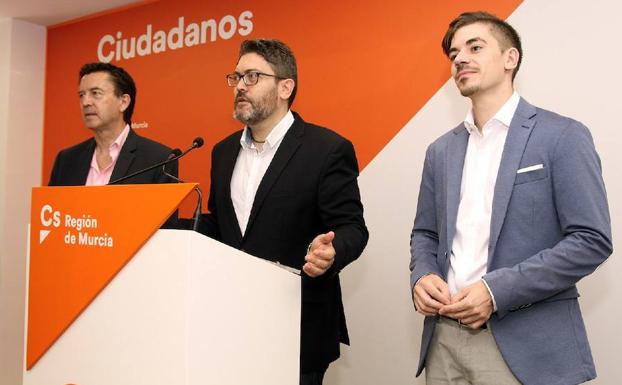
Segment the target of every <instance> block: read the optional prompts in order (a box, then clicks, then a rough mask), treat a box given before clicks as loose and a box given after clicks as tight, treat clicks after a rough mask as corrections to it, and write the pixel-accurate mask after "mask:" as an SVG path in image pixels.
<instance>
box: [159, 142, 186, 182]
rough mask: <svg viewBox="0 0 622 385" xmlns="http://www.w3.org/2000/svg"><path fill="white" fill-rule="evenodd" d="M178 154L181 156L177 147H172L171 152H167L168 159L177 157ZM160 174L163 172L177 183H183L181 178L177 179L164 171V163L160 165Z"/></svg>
mask: <svg viewBox="0 0 622 385" xmlns="http://www.w3.org/2000/svg"><path fill="white" fill-rule="evenodd" d="M179 156H181V150H180V149H178V148H174V149H172V150H171V153H170V154H168V159H172V158H175V157H179ZM177 159H179V158H177ZM162 174H164V175H166V176H167V177H169V178H171V179H173V180H174V181H176V182H177V183H184V181H183V180H181V179H179V178H178V177H176V176H175V175H172V174H169V173H168V171H166V165H163V166H162Z"/></svg>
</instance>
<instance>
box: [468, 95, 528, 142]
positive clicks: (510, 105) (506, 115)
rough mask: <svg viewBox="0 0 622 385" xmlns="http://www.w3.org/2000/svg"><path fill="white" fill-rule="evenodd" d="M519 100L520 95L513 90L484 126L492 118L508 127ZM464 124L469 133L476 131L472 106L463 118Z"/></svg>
mask: <svg viewBox="0 0 622 385" xmlns="http://www.w3.org/2000/svg"><path fill="white" fill-rule="evenodd" d="M519 102H520V95H519V94H518V93H517V92H516V91H514V93H513V94H512V96H510V98H509V99H508V100H507V101H506V102H505V103H504V104H503V106H501V108H500V109H499V111H497V113H496V114H495V115H494V116H493V117H492V118H491V119H490V120H489V121H488V122H486V124H484V127H486V126H487V125H488V123H490V122H491V121H493V120H496V121H498V122H499V123H501V124H503V125H504V126H505V127H510V124H511V123H512V118H513V117H514V113H515V112H516V109H517V108H518V103H519ZM464 126H465V127H466V129H467V131H469V134H470V133H471V132H473V131H477V126H475V119H474V118H473V108H470V109H469V112H468V113H467V116H466V118H465V119H464Z"/></svg>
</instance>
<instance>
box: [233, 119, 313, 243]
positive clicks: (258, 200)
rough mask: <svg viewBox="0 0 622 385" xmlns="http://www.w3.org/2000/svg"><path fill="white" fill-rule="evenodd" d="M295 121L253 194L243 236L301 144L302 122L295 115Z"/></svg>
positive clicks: (247, 231)
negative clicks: (253, 197)
mask: <svg viewBox="0 0 622 385" xmlns="http://www.w3.org/2000/svg"><path fill="white" fill-rule="evenodd" d="M295 117H296V120H295V121H294V124H292V126H291V127H290V129H289V130H288V131H287V133H286V134H285V136H284V137H283V141H282V142H281V144H280V146H279V148H278V150H277V151H276V154H274V158H272V162H270V166H268V169H267V170H266V173H265V175H264V176H263V179H262V180H261V182H260V183H259V187H258V188H257V193H256V194H255V200H254V201H253V207H252V209H251V215H250V217H249V218H248V224H247V226H246V232H245V233H244V234H245V235H246V234H248V233H249V230H250V229H251V226H252V225H253V222H254V221H255V218H256V217H257V213H258V212H259V210H260V209H261V206H262V204H263V202H264V200H265V199H266V197H267V196H268V193H269V192H270V189H272V186H273V185H274V183H275V182H276V181H277V180H278V178H279V176H280V175H281V172H282V171H283V169H284V168H285V166H287V163H288V162H289V160H290V159H291V157H292V156H293V155H294V153H296V150H297V149H298V147H299V146H300V144H301V143H302V135H303V134H304V121H303V120H302V119H301V118H300V117H299V116H298V115H295Z"/></svg>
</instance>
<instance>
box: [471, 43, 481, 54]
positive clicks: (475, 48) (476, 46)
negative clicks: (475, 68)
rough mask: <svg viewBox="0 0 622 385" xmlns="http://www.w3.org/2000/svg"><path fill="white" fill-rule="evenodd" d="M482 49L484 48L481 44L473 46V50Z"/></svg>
mask: <svg viewBox="0 0 622 385" xmlns="http://www.w3.org/2000/svg"><path fill="white" fill-rule="evenodd" d="M481 49H482V46H481V45H474V46H473V47H471V51H473V52H477V51H480V50H481Z"/></svg>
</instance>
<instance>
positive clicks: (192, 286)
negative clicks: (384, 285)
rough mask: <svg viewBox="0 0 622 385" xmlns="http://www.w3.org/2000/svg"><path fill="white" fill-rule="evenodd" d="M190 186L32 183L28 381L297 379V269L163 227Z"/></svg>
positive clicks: (29, 384) (37, 384)
mask: <svg viewBox="0 0 622 385" xmlns="http://www.w3.org/2000/svg"><path fill="white" fill-rule="evenodd" d="M193 187H194V185H192V184H177V185H173V184H171V185H135V186H104V187H41V188H35V189H33V202H32V215H31V228H30V250H29V282H28V291H29V293H28V307H27V309H28V316H27V328H26V329H27V331H26V338H25V340H26V349H25V350H26V368H25V371H24V384H25V385H47V384H49V385H65V384H76V385H97V384H124V385H125V384H127V385H134V384H149V385H156V384H167V385H169V384H187V385H194V384H217V385H226V384H231V385H241V384H266V385H279V384H283V385H292V384H296V383H298V376H299V357H300V305H301V304H300V301H301V300H300V298H301V297H300V277H299V276H298V275H296V274H294V273H292V272H291V271H288V270H285V269H282V268H281V267H279V266H277V265H274V264H272V263H270V262H267V261H265V260H262V259H259V258H256V257H253V256H250V255H248V254H245V253H243V252H241V251H239V250H236V249H233V248H230V247H228V246H226V245H224V244H222V243H219V242H217V241H214V240H212V239H210V238H207V237H205V236H203V235H201V234H198V233H195V232H192V231H186V230H158V228H159V226H160V225H161V224H162V223H163V222H164V221H165V220H166V218H168V216H169V215H171V213H172V212H173V211H174V210H175V208H176V206H177V205H178V204H179V202H181V200H182V199H183V198H184V197H185V196H186V195H187V194H189V193H190V192H191V190H192V188H193Z"/></svg>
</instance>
